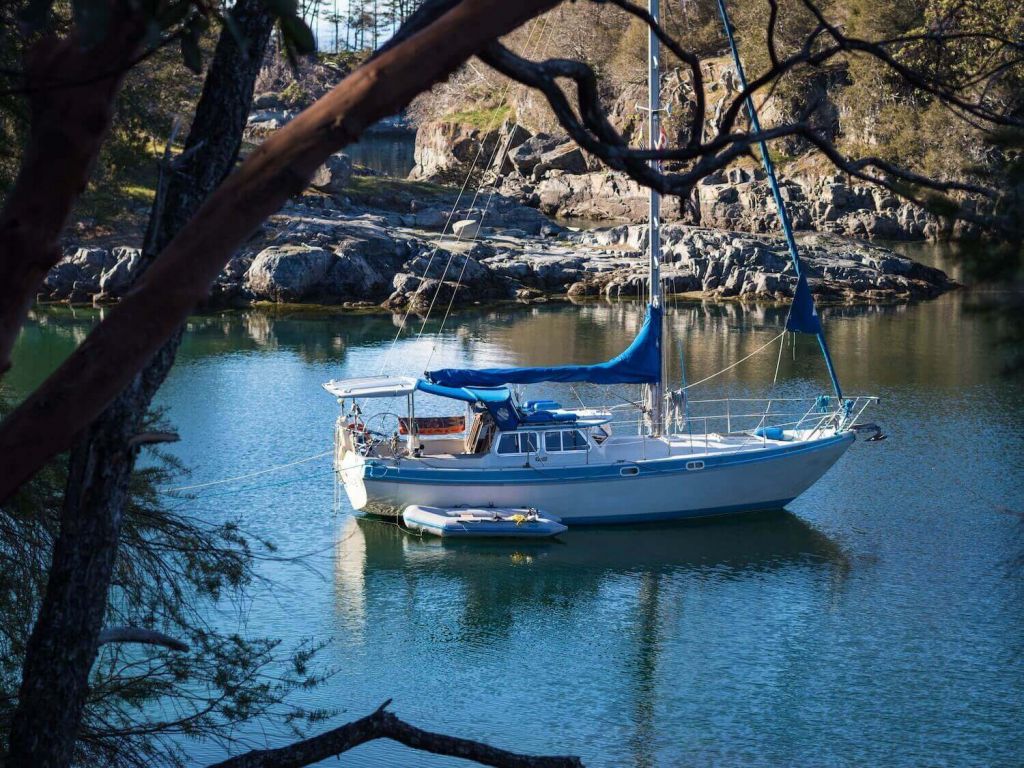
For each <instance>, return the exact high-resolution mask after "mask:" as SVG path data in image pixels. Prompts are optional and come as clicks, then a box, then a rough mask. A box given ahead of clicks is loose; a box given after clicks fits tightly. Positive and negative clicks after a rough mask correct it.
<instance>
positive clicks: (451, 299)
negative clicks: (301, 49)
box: [38, 159, 957, 313]
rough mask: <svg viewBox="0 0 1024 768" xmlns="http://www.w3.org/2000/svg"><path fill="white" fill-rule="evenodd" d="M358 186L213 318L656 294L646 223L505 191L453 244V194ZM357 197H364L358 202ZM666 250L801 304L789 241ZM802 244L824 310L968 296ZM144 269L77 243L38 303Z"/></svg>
mask: <svg viewBox="0 0 1024 768" xmlns="http://www.w3.org/2000/svg"><path fill="white" fill-rule="evenodd" d="M355 179H356V181H358V182H359V183H358V184H356V183H355V181H353V176H352V169H351V164H350V163H346V162H345V161H344V160H342V159H336V160H335V161H333V162H332V163H329V164H328V167H327V169H326V170H325V171H324V172H322V173H320V174H318V176H317V178H316V179H315V180H314V182H315V183H316V184H317V186H318V187H319V189H318V190H311V191H310V193H308V194H306V195H304V196H303V197H301V198H300V199H297V200H295V201H293V202H292V203H290V204H289V205H288V206H287V207H286V208H285V209H284V210H282V211H281V213H279V214H278V215H276V216H274V217H272V218H271V219H270V220H269V221H268V222H266V223H265V224H264V226H263V227H262V229H261V231H260V232H259V233H258V234H257V235H256V236H254V237H253V238H251V239H250V241H249V242H248V243H247V244H246V245H245V246H244V247H243V248H242V249H241V250H240V252H239V253H238V254H237V255H236V256H235V257H234V258H233V259H232V260H231V261H230V262H229V264H228V265H227V266H226V267H225V269H224V270H223V271H222V272H221V274H220V275H219V276H218V277H217V279H216V280H215V281H214V284H213V285H212V286H211V292H210V297H209V300H208V308H218V307H243V306H248V305H250V304H253V303H256V302H278V303H315V304H328V305H338V306H341V307H345V308H359V309H367V308H380V309H384V310H403V309H406V308H408V309H411V310H412V311H414V312H418V313H423V312H426V311H427V310H428V309H429V308H430V306H431V305H432V304H433V305H434V306H435V307H447V306H449V305H452V306H465V305H471V304H480V303H491V302H500V301H527V302H531V301H547V300H551V299H556V298H569V299H573V300H578V299H588V298H597V297H601V298H605V299H624V298H634V297H638V296H642V295H643V292H644V276H645V274H646V257H645V255H644V252H643V244H644V241H645V238H646V225H644V224H637V225H620V226H614V227H606V228H600V229H589V230H573V229H570V228H567V227H564V226H561V225H559V224H558V223H556V222H554V221H552V220H550V219H548V218H547V217H546V216H544V215H543V214H542V213H541V212H539V211H538V210H536V209H535V208H532V207H529V206H524V205H522V204H520V203H518V202H517V201H515V200H513V199H511V198H509V197H507V196H504V195H501V194H496V195H494V196H493V197H489V198H487V197H484V196H481V198H480V199H479V200H478V201H477V203H478V205H477V207H475V208H468V207H467V208H461V209H459V210H457V211H456V212H455V214H454V216H453V217H452V221H453V222H456V223H455V225H454V226H453V227H449V228H448V230H449V232H450V231H452V229H454V230H455V231H457V232H459V233H460V234H459V235H452V234H448V235H445V236H444V237H441V234H440V233H441V230H442V229H444V228H445V227H446V224H447V223H448V218H449V212H450V210H451V205H452V203H453V198H454V194H453V193H451V192H450V191H445V190H442V189H440V188H434V189H425V188H424V187H423V186H422V185H416V184H414V183H412V182H408V183H403V182H395V181H393V180H388V181H386V182H384V181H376V180H374V179H372V178H366V177H359V176H356V177H355ZM376 186H379V187H380V189H379V190H377V189H376ZM353 188H359V189H361V190H362V193H361V194H359V195H353V194H351V190H352V189H353ZM367 190H369V191H368V192H367ZM346 191H348V192H349V194H346ZM367 201H370V202H369V203H368V202H367ZM482 208H483V209H486V210H481V209H482ZM481 219H482V220H483V224H484V226H479V222H480V221H481ZM477 230H478V231H477ZM662 240H663V244H664V252H663V268H662V269H663V277H664V279H665V283H666V290H667V292H668V293H671V294H685V295H688V296H696V295H699V296H701V297H704V298H711V299H740V300H748V299H749V300H769V301H781V300H785V299H786V298H788V297H790V296H792V293H793V290H794V287H795V278H794V275H793V269H792V265H791V264H790V262H789V258H788V255H787V251H786V248H785V243H784V242H783V241H782V240H781V239H780V238H779V237H777V236H774V235H769V234H763V235H751V234H744V233H739V232H731V231H724V230H717V229H708V228H701V227H694V226H688V225H684V224H678V223H676V224H668V225H666V226H664V227H663V233H662ZM801 240H802V243H801V245H802V255H803V258H804V261H805V264H806V273H807V275H808V278H809V282H810V285H811V288H812V290H813V291H814V293H815V294H816V295H817V296H818V298H819V299H820V300H823V301H829V302H847V303H852V302H895V301H908V300H915V299H921V298H929V297H932V296H936V295H938V294H940V293H942V292H944V291H947V290H950V289H953V288H955V287H957V285H956V283H955V282H954V281H952V280H951V279H950V278H949V277H948V276H947V275H946V274H945V273H943V272H941V271H940V270H937V269H934V268H931V267H927V266H924V265H921V264H918V263H916V262H914V261H912V260H910V259H907V258H904V257H901V256H899V255H897V254H896V253H894V252H893V251H892V250H891V249H889V248H886V247H883V246H880V245H875V244H870V243H866V242H861V241H855V240H851V239H848V238H843V237H839V236H836V235H829V234H811V235H804V236H802V237H801ZM140 263H141V253H140V251H139V249H138V248H137V247H133V246H131V245H112V244H109V243H104V244H95V245H89V244H85V245H82V244H69V245H67V246H66V248H65V255H64V258H63V260H62V261H61V262H60V263H59V264H58V265H57V266H56V267H54V268H53V269H52V270H51V271H50V273H49V275H48V276H47V278H46V281H45V284H44V289H43V291H42V292H41V293H40V294H39V296H38V299H39V300H40V301H42V302H54V301H61V302H71V303H89V302H91V303H95V304H102V303H107V302H112V301H116V300H117V299H118V298H120V297H121V296H123V295H124V293H125V292H126V291H127V290H128V288H129V286H130V285H131V280H132V277H133V275H134V273H135V271H136V270H137V269H138V267H139V264H140Z"/></svg>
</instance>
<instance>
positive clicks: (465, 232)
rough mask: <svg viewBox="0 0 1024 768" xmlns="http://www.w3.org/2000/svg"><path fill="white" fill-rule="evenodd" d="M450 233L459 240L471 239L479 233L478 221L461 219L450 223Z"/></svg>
mask: <svg viewBox="0 0 1024 768" xmlns="http://www.w3.org/2000/svg"><path fill="white" fill-rule="evenodd" d="M452 234H453V235H455V236H456V237H457V238H459V239H460V240H472V239H473V238H474V237H476V236H477V235H478V234H480V222H479V221H476V220H474V219H462V220H461V221H456V222H455V223H454V224H452Z"/></svg>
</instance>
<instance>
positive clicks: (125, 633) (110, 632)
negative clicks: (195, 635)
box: [98, 627, 188, 652]
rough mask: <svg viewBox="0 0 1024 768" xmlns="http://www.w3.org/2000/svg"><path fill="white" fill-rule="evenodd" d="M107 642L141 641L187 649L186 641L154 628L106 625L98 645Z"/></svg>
mask: <svg viewBox="0 0 1024 768" xmlns="http://www.w3.org/2000/svg"><path fill="white" fill-rule="evenodd" d="M107 643H142V644H143V645H162V646H164V647H166V648H170V649H171V650H172V651H182V652H184V651H187V650H188V643H183V642H182V641H181V640H178V639H177V638H175V637H171V636H170V635H165V634H164V633H163V632H157V631H156V630H155V629H142V628H141V627H108V628H107V629H103V630H100V634H99V642H98V644H99V645H106V644H107Z"/></svg>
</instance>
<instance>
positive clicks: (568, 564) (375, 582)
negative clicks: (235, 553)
mask: <svg viewBox="0 0 1024 768" xmlns="http://www.w3.org/2000/svg"><path fill="white" fill-rule="evenodd" d="M822 566H827V567H829V569H830V571H831V575H832V578H833V579H836V578H838V579H839V580H841V577H842V574H844V573H845V572H846V570H847V567H848V565H847V562H846V558H845V556H844V554H843V552H842V550H841V549H840V547H839V546H838V545H837V544H836V543H835V542H833V541H832V540H831V539H829V538H828V537H827V536H825V535H824V534H823V533H821V532H820V531H818V530H817V529H815V528H814V527H812V526H811V525H809V524H808V523H806V522H804V521H803V520H801V519H800V518H799V517H797V516H796V515H794V514H792V513H791V512H787V511H784V510H780V511H776V512H761V513H751V514H748V515H739V516H735V517H732V518H721V519H718V520H714V521H705V522H697V523H687V522H682V523H679V522H676V523H662V524H645V525H637V526H616V527H603V528H587V527H583V528H570V529H569V530H568V531H566V532H565V533H564V534H562V536H560V537H559V538H558V539H552V540H547V539H545V540H538V541H530V540H515V541H510V540H486V539H480V540H473V541H457V540H447V539H440V538H436V537H420V536H417V535H415V534H412V533H410V532H409V531H407V530H405V529H403V528H401V527H399V526H398V525H397V524H395V523H392V522H390V521H384V520H380V519H379V518H373V517H355V516H351V517H349V518H348V519H347V520H346V522H345V524H344V525H343V526H342V530H341V533H340V535H339V539H338V543H337V549H336V560H335V579H336V587H337V593H338V603H339V610H340V611H341V613H342V614H343V615H344V617H345V623H346V624H348V625H349V627H350V628H351V629H357V628H358V625H359V624H361V623H362V622H363V621H365V620H367V616H366V613H367V611H369V610H371V608H370V606H372V604H373V602H374V600H378V599H379V600H383V601H391V600H394V599H395V597H396V595H395V591H396V590H398V591H399V592H405V593H406V595H407V596H409V597H412V596H414V595H415V594H417V593H422V591H423V590H425V589H427V590H429V589H431V588H432V587H434V586H436V587H439V588H443V589H444V590H445V591H446V595H447V597H446V598H445V599H444V600H442V601H441V604H442V605H444V606H445V607H447V608H448V609H451V610H455V611H457V612H460V613H462V614H463V615H462V619H463V620H464V621H462V622H460V623H462V625H463V626H471V625H474V624H477V623H483V624H487V625H489V628H490V631H493V630H494V629H495V628H496V627H495V626H494V624H495V622H497V623H498V624H501V623H502V622H504V621H505V620H508V619H510V618H511V617H510V616H505V618H502V614H507V612H508V609H511V608H513V607H514V608H520V607H529V606H531V605H537V606H541V607H543V606H545V605H551V604H552V601H554V602H556V603H561V602H562V601H571V602H572V603H573V604H579V602H580V601H581V600H587V599H589V598H595V597H597V596H598V595H599V594H600V593H601V592H602V590H603V589H605V588H606V587H607V586H608V584H609V582H617V581H619V580H620V579H621V578H623V577H626V578H627V579H632V578H641V577H654V578H661V577H666V578H673V579H675V578H678V577H685V576H686V575H693V576H696V577H712V578H714V579H715V580H723V579H726V580H728V579H744V578H748V577H750V576H752V575H756V574H764V573H767V572H771V571H774V570H777V569H784V568H788V567H798V568H807V567H822ZM417 604H418V601H417ZM436 609H437V606H436V605H435V606H432V607H431V610H436Z"/></svg>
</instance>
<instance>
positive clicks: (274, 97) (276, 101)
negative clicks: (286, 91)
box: [252, 91, 284, 109]
mask: <svg viewBox="0 0 1024 768" xmlns="http://www.w3.org/2000/svg"><path fill="white" fill-rule="evenodd" d="M283 106H284V102H283V101H282V100H281V94H279V93H277V92H276V91H266V92H265V93H257V94H256V95H255V96H253V97H252V108H253V109H280V108H282V107H283Z"/></svg>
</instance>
